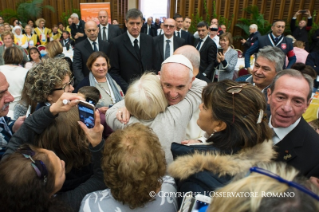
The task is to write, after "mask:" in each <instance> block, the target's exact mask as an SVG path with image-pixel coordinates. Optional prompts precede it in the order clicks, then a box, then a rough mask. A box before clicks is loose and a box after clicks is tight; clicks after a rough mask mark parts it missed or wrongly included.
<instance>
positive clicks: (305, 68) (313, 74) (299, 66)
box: [291, 63, 317, 79]
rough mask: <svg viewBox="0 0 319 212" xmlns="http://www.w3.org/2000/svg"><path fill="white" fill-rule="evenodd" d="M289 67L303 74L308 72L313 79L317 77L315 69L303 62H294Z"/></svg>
mask: <svg viewBox="0 0 319 212" xmlns="http://www.w3.org/2000/svg"><path fill="white" fill-rule="evenodd" d="M291 68H292V69H295V70H297V71H300V72H301V73H303V74H308V75H309V76H311V78H313V79H316V78H317V72H316V71H315V69H313V68H312V67H311V66H309V65H306V64H304V63H295V64H293V65H292V66H291Z"/></svg>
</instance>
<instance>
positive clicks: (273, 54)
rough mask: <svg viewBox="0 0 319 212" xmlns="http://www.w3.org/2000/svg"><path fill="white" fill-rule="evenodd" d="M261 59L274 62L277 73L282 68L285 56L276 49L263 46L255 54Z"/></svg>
mask: <svg viewBox="0 0 319 212" xmlns="http://www.w3.org/2000/svg"><path fill="white" fill-rule="evenodd" d="M258 57H263V58H266V59H267V60H269V61H271V62H274V63H275V64H276V67H275V68H276V72H277V73H278V72H279V71H281V70H282V69H283V67H284V62H285V60H286V55H285V54H284V53H283V52H282V50H281V49H279V48H278V47H272V46H265V47H264V48H261V49H259V52H258V53H257V58H258Z"/></svg>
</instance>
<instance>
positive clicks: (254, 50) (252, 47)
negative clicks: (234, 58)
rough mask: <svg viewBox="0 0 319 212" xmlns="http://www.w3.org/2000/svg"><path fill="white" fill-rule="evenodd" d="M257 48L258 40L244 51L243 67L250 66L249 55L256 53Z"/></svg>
mask: <svg viewBox="0 0 319 212" xmlns="http://www.w3.org/2000/svg"><path fill="white" fill-rule="evenodd" d="M258 49H259V41H258V40H257V41H256V42H255V43H254V45H252V46H251V47H250V48H249V49H247V51H246V52H245V68H250V56H251V55H252V54H254V53H256V52H257V51H258Z"/></svg>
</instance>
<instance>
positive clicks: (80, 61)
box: [73, 39, 109, 85]
mask: <svg viewBox="0 0 319 212" xmlns="http://www.w3.org/2000/svg"><path fill="white" fill-rule="evenodd" d="M98 43H99V51H101V52H104V53H105V54H107V52H108V49H109V43H108V42H105V41H102V40H98ZM92 53H93V48H92V45H91V43H90V42H89V41H88V39H85V40H84V41H81V42H80V43H78V44H76V45H75V48H74V55H73V74H74V77H75V84H76V85H77V84H78V83H79V82H81V81H82V80H83V79H84V77H86V76H88V75H89V73H90V70H89V69H88V67H86V62H87V60H88V58H89V57H90V55H91V54H92Z"/></svg>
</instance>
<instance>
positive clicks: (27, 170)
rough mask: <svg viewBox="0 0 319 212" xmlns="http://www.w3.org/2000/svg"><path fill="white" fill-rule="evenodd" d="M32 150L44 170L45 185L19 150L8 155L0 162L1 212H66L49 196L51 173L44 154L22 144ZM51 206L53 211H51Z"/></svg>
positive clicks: (51, 169)
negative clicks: (46, 174)
mask: <svg viewBox="0 0 319 212" xmlns="http://www.w3.org/2000/svg"><path fill="white" fill-rule="evenodd" d="M22 147H23V148H28V149H29V148H30V149H31V150H32V151H34V153H35V154H34V155H33V156H32V159H33V160H41V161H42V162H43V163H44V164H45V167H46V169H47V171H48V176H47V182H46V183H45V185H44V183H43V179H41V178H39V177H38V176H37V174H36V172H35V170H34V169H33V167H32V166H31V160H30V158H25V157H24V156H23V155H22V153H21V152H19V151H20V150H17V151H16V152H15V153H13V154H11V155H9V156H8V157H7V158H5V159H4V160H3V161H1V163H0V179H1V180H0V188H1V192H0V202H1V203H3V204H2V205H1V211H34V212H44V211H54V210H52V209H53V208H54V209H60V211H70V209H69V208H67V206H66V205H64V204H63V203H62V202H61V201H58V200H57V198H52V197H51V195H52V194H53V192H54V189H55V173H54V169H53V166H52V163H51V161H50V159H49V157H48V155H47V154H46V153H44V152H43V151H41V149H39V148H37V147H35V146H32V145H27V144H25V145H23V146H22ZM52 207H53V208H52Z"/></svg>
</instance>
